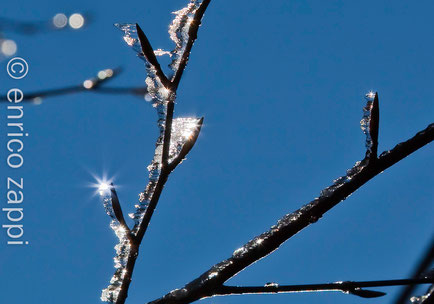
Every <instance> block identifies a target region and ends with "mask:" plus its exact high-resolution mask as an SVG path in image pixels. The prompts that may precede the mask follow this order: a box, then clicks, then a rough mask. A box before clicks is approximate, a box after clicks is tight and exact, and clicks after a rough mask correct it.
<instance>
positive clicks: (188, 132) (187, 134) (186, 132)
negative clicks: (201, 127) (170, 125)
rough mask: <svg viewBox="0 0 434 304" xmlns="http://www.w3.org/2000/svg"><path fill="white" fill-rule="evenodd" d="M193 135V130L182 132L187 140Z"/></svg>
mask: <svg viewBox="0 0 434 304" xmlns="http://www.w3.org/2000/svg"><path fill="white" fill-rule="evenodd" d="M191 135H193V130H191V129H187V130H185V131H183V132H182V136H183V137H184V138H185V139H188V138H190V137H191Z"/></svg>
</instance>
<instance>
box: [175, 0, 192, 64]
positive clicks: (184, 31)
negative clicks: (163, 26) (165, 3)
mask: <svg viewBox="0 0 434 304" xmlns="http://www.w3.org/2000/svg"><path fill="white" fill-rule="evenodd" d="M198 8H199V2H198V1H195V0H191V1H190V3H189V4H188V6H187V7H185V8H183V9H181V10H179V11H176V12H173V14H175V19H174V20H173V22H172V24H171V25H170V27H169V34H170V39H172V40H173V42H175V49H174V50H173V51H172V57H173V60H172V63H171V64H170V65H169V67H170V68H171V69H172V70H173V71H174V72H176V71H178V69H179V64H180V62H181V58H182V55H183V54H184V51H185V48H186V46H187V42H188V38H189V30H190V26H191V25H192V22H193V16H194V14H195V13H196V11H197V9H198Z"/></svg>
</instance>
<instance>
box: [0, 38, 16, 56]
mask: <svg viewBox="0 0 434 304" xmlns="http://www.w3.org/2000/svg"><path fill="white" fill-rule="evenodd" d="M0 43H1V52H2V53H3V54H4V55H5V56H13V55H14V54H15V53H16V52H17V44H16V43H15V41H13V40H8V39H7V40H2V41H0Z"/></svg>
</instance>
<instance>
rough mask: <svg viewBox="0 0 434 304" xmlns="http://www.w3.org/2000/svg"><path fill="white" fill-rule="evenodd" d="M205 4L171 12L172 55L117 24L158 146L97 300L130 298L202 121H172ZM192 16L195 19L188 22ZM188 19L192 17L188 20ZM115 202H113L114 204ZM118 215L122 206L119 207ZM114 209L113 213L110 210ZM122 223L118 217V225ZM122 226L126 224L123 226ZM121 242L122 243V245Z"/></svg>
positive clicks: (133, 28)
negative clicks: (152, 229)
mask: <svg viewBox="0 0 434 304" xmlns="http://www.w3.org/2000/svg"><path fill="white" fill-rule="evenodd" d="M208 3H209V0H204V1H203V2H202V3H200V4H199V2H198V1H197V0H191V1H190V4H189V5H188V6H187V7H186V8H184V9H182V10H180V11H178V12H175V15H176V17H175V20H174V22H173V23H172V25H171V27H170V29H169V33H170V37H171V38H172V40H173V41H174V42H175V49H174V50H173V51H172V52H167V51H163V50H160V49H158V50H154V49H153V48H152V46H151V43H150V42H149V40H148V38H147V37H146V35H145V33H144V32H143V31H142V29H141V28H140V27H139V26H138V25H137V24H116V26H117V27H118V28H119V29H120V30H122V31H123V32H124V40H125V42H126V43H127V44H128V45H129V46H131V47H132V48H133V49H134V50H135V51H136V52H137V55H138V57H139V58H141V59H143V60H144V61H145V66H146V71H147V77H146V84H147V88H148V93H149V95H150V97H151V98H152V103H153V106H154V107H155V108H156V109H157V113H158V127H159V131H160V134H159V137H158V139H157V142H156V148H155V153H154V158H153V160H152V162H151V164H150V165H149V166H148V170H149V182H148V185H147V186H146V188H145V190H144V191H143V192H142V193H140V195H139V201H140V202H139V204H137V205H136V212H135V213H131V214H130V217H131V218H133V219H134V222H135V224H134V227H133V228H132V229H131V230H128V236H129V240H130V242H129V246H128V247H127V257H126V258H125V259H124V260H125V261H126V263H125V264H124V265H122V268H121V270H122V272H121V273H120V275H117V273H118V270H117V272H116V273H115V276H114V277H113V278H114V279H113V280H112V281H111V282H110V285H109V286H108V287H107V288H106V289H104V290H103V292H102V296H101V299H102V300H103V301H106V302H110V303H116V304H123V303H125V300H126V298H127V296H128V289H129V286H130V283H131V277H132V274H133V271H134V266H135V263H136V260H137V257H138V252H139V248H140V245H141V242H142V240H143V237H144V235H145V233H146V231H147V228H148V226H149V223H150V221H151V218H152V216H153V214H154V211H155V208H156V206H157V204H158V202H159V199H160V195H161V193H162V191H163V188H164V185H165V184H166V182H167V180H168V177H169V175H170V173H171V172H172V171H173V170H174V169H175V168H176V167H177V166H178V165H179V164H180V163H181V162H182V160H183V159H184V158H185V157H186V155H187V154H188V153H189V152H190V150H191V149H192V147H193V146H194V144H195V143H196V140H197V138H198V136H199V133H200V130H201V127H202V123H203V118H200V119H199V118H195V117H177V118H174V109H175V99H176V90H177V88H178V84H179V80H180V77H181V75H182V71H181V70H184V69H185V67H186V64H187V60H188V56H189V54H190V51H191V48H192V46H193V42H194V40H195V39H196V37H197V31H198V28H199V24H200V22H201V18H202V17H203V14H204V11H205V8H206V7H207V5H208ZM191 15H194V17H193V18H192V17H191ZM190 18H192V19H191V20H190ZM167 53H169V54H170V56H171V57H172V58H173V59H172V63H171V64H170V67H171V69H172V70H173V71H174V78H173V80H172V81H169V80H168V78H167V77H166V75H165V74H164V72H163V70H162V69H161V66H160V64H159V62H158V60H157V56H160V55H165V54H167ZM113 202H114V200H112V203H113ZM118 208H119V210H120V205H118ZM113 209H115V207H114V205H113ZM119 221H122V218H121V219H120V220H119ZM125 225H126V224H125ZM122 242H124V240H122V239H120V244H121V243H122Z"/></svg>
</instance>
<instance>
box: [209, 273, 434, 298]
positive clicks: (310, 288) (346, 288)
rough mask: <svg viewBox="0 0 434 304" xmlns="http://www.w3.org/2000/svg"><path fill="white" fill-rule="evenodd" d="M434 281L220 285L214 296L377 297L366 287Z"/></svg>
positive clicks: (408, 284)
mask: <svg viewBox="0 0 434 304" xmlns="http://www.w3.org/2000/svg"><path fill="white" fill-rule="evenodd" d="M430 283H434V278H432V277H430V278H419V279H403V280H383V281H362V282H353V281H345V282H334V283H326V284H304V285H278V284H276V283H267V284H265V285H264V286H249V287H240V286H225V285H223V286H221V287H220V288H218V289H217V291H216V293H215V295H216V296H225V295H241V294H267V293H268V294H270V293H271V294H274V293H291V292H320V291H340V292H343V293H347V294H352V295H355V296H359V297H362V298H377V297H382V296H384V295H386V293H384V292H380V291H374V290H366V289H362V288H366V287H386V286H402V285H407V286H411V285H414V284H430Z"/></svg>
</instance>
